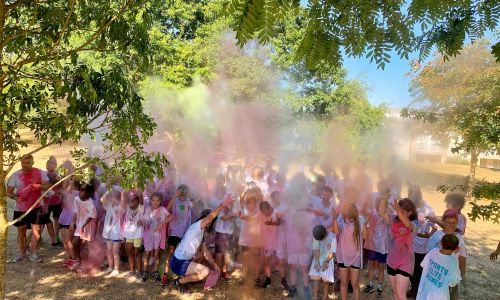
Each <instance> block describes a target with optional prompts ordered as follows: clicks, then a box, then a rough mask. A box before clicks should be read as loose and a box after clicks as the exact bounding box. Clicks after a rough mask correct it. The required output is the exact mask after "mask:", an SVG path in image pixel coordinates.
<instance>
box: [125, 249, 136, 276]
mask: <svg viewBox="0 0 500 300" xmlns="http://www.w3.org/2000/svg"><path fill="white" fill-rule="evenodd" d="M125 247H126V248H127V256H128V266H129V269H130V272H135V248H134V243H126V246H125Z"/></svg>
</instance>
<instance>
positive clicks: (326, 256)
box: [309, 225, 337, 300]
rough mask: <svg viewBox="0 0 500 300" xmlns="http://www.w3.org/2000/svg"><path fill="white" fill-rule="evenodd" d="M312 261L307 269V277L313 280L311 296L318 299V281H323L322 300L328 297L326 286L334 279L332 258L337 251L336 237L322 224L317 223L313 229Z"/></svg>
mask: <svg viewBox="0 0 500 300" xmlns="http://www.w3.org/2000/svg"><path fill="white" fill-rule="evenodd" d="M313 237H314V240H313V244H312V249H313V254H314V258H313V262H312V264H311V269H310V270H309V277H311V279H312V280H313V281H314V282H315V285H314V291H313V297H314V298H316V299H318V294H319V286H320V281H322V282H323V297H322V299H323V300H327V299H328V288H329V285H330V284H331V283H333V282H334V281H335V280H334V276H333V274H334V265H333V259H334V258H335V252H337V237H336V236H335V234H333V233H331V232H327V231H326V228H325V227H324V226H323V225H317V226H315V227H314V229H313Z"/></svg>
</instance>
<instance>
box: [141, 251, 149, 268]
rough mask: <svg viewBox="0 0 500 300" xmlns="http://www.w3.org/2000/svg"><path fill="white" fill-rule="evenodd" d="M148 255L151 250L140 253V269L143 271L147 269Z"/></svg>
mask: <svg viewBox="0 0 500 300" xmlns="http://www.w3.org/2000/svg"><path fill="white" fill-rule="evenodd" d="M150 256H151V251H144V254H143V255H142V269H143V270H144V272H147V271H148V267H149V257H150Z"/></svg>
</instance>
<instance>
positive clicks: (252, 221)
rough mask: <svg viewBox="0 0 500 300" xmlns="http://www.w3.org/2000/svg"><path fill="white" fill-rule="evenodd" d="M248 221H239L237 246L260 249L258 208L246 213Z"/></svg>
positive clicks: (259, 216) (259, 215) (259, 214)
mask: <svg viewBox="0 0 500 300" xmlns="http://www.w3.org/2000/svg"><path fill="white" fill-rule="evenodd" d="M246 215H248V216H249V220H248V221H247V220H241V231H240V239H239V241H238V244H239V245H241V246H246V247H261V246H262V241H261V216H262V215H261V213H260V211H259V210H258V208H256V209H255V211H253V212H250V213H247V214H246Z"/></svg>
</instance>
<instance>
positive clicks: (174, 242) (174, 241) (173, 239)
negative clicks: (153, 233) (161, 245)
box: [167, 235, 182, 247]
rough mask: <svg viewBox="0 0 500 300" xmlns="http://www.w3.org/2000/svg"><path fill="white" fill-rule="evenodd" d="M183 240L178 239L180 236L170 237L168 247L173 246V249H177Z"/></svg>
mask: <svg viewBox="0 0 500 300" xmlns="http://www.w3.org/2000/svg"><path fill="white" fill-rule="evenodd" d="M181 240H182V238H180V237H178V236H173V235H171V236H169V237H168V240H167V245H169V246H173V247H177V245H179V243H180V242H181Z"/></svg>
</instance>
